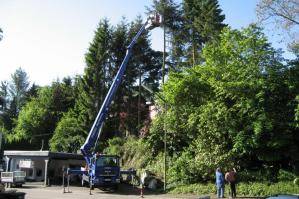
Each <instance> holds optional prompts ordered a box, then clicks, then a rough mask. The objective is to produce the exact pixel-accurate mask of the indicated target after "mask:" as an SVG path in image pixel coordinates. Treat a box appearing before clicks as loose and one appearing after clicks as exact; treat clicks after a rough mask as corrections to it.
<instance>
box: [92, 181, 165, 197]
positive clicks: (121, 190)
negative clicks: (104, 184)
mask: <svg viewBox="0 0 299 199" xmlns="http://www.w3.org/2000/svg"><path fill="white" fill-rule="evenodd" d="M103 191H104V192H105V193H106V194H113V195H135V196H139V195H140V189H139V187H133V186H132V185H129V184H120V185H119V187H118V189H117V190H110V189H97V188H95V189H94V190H93V191H92V192H93V193H101V192H103ZM161 194H163V193H162V192H161V191H151V190H149V189H145V190H144V191H143V195H161Z"/></svg>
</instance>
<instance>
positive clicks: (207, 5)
mask: <svg viewBox="0 0 299 199" xmlns="http://www.w3.org/2000/svg"><path fill="white" fill-rule="evenodd" d="M183 13H184V23H185V24H184V26H185V28H184V32H185V33H187V34H185V38H184V39H185V41H186V42H187V46H186V49H187V52H188V54H187V55H186V58H187V62H188V65H193V66H194V65H197V64H199V63H200V62H201V56H200V53H201V51H202V48H203V44H204V43H206V42H208V41H211V40H215V39H217V37H218V35H219V33H220V32H221V30H222V29H223V27H224V26H225V24H224V23H223V21H224V19H225V16H224V15H223V14H222V10H221V9H220V8H219V4H218V0H184V1H183Z"/></svg>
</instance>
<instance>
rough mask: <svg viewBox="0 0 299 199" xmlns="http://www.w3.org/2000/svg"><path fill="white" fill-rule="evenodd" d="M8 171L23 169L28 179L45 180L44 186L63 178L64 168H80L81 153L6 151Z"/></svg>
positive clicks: (82, 162) (82, 160) (82, 163)
mask: <svg viewBox="0 0 299 199" xmlns="http://www.w3.org/2000/svg"><path fill="white" fill-rule="evenodd" d="M4 157H5V161H6V171H18V170H22V171H25V172H26V180H27V181H43V184H44V186H47V185H49V184H50V183H53V182H55V181H57V179H60V178H62V173H63V172H62V170H63V168H79V167H82V166H84V164H85V161H84V159H83V156H82V155H81V154H74V153H62V152H50V151H4Z"/></svg>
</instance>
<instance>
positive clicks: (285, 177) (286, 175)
mask: <svg viewBox="0 0 299 199" xmlns="http://www.w3.org/2000/svg"><path fill="white" fill-rule="evenodd" d="M295 178H296V176H295V175H294V174H293V173H291V172H289V171H285V170H282V169H280V170H279V172H278V176H277V179H278V180H279V181H293V180H294V179H295Z"/></svg>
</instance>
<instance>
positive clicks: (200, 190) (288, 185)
mask: <svg viewBox="0 0 299 199" xmlns="http://www.w3.org/2000/svg"><path fill="white" fill-rule="evenodd" d="M228 192H229V186H228V185H226V187H225V195H228V194H229V193H228ZM170 193H175V194H187V193H192V194H198V195H202V194H215V193H216V188H215V185H214V184H212V183H207V184H191V185H177V186H176V187H175V188H173V189H171V190H170ZM298 193H299V186H294V184H293V183H292V182H290V181H289V182H279V183H274V184H268V183H239V184H237V195H238V196H247V197H265V196H272V195H277V194H298Z"/></svg>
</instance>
